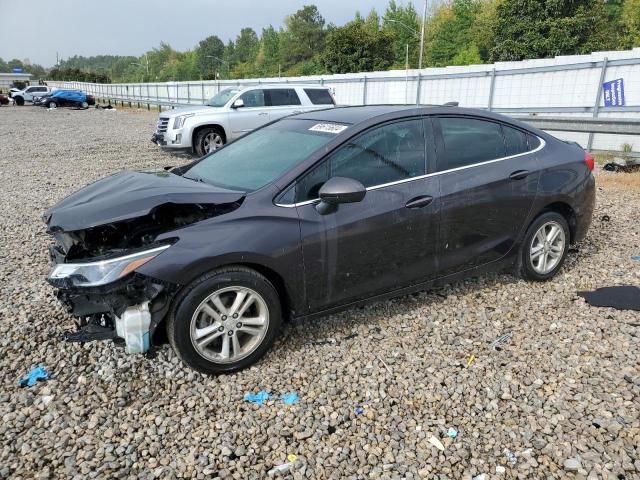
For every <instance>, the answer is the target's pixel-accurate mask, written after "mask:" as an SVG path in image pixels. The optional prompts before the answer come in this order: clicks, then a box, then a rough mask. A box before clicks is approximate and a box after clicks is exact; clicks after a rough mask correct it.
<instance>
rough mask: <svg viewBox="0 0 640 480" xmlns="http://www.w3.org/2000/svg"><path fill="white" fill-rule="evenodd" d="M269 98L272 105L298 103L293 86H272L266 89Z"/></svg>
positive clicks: (298, 99) (280, 105) (279, 105)
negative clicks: (270, 88)
mask: <svg viewBox="0 0 640 480" xmlns="http://www.w3.org/2000/svg"><path fill="white" fill-rule="evenodd" d="M267 92H268V94H269V97H270V98H271V103H270V105H271V106H272V107H282V106H286V105H300V98H299V97H298V94H297V93H296V91H295V90H294V89H293V88H274V89H272V90H267Z"/></svg>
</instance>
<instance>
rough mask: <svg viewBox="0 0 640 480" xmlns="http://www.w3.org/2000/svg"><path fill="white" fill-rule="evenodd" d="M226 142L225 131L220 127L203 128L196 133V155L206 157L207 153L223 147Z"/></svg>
mask: <svg viewBox="0 0 640 480" xmlns="http://www.w3.org/2000/svg"><path fill="white" fill-rule="evenodd" d="M225 143H226V139H225V137H224V132H223V131H222V130H221V129H220V128H217V127H207V128H203V129H202V130H200V131H199V132H198V134H197V135H196V139H195V142H194V147H195V150H196V155H197V156H198V157H204V156H205V155H206V154H208V153H211V152H213V151H215V150H218V149H219V148H222V147H223V146H224V144H225Z"/></svg>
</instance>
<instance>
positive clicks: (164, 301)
mask: <svg viewBox="0 0 640 480" xmlns="http://www.w3.org/2000/svg"><path fill="white" fill-rule="evenodd" d="M242 200H243V194H242V193H239V192H233V191H228V190H223V189H219V188H218V189H217V188H215V187H212V186H209V185H205V184H203V183H200V182H194V181H193V180H188V179H184V178H182V177H181V176H179V175H175V174H172V173H168V172H156V173H153V172H148V173H145V172H121V173H119V174H115V175H112V176H110V177H106V178H104V179H102V180H99V181H97V182H95V183H93V184H91V185H88V186H87V187H85V188H83V189H81V190H79V191H78V192H76V193H74V194H72V195H71V196H69V197H67V198H66V199H64V200H62V201H61V202H60V203H58V205H56V206H55V207H53V208H52V209H50V210H49V211H48V212H47V213H45V215H44V221H45V223H46V224H47V233H48V234H50V235H52V236H53V238H54V240H55V243H54V244H53V245H51V246H50V247H49V256H50V258H51V263H52V269H51V271H50V273H49V275H48V277H47V281H48V282H49V283H50V284H51V285H53V286H54V287H55V288H56V289H57V293H56V294H57V297H58V299H59V300H60V302H61V303H62V304H63V305H64V306H65V308H66V309H67V311H68V312H69V313H70V314H71V315H73V316H74V317H76V318H77V325H78V327H79V328H78V331H77V332H75V333H71V334H69V335H68V339H69V340H70V341H78V342H88V341H92V340H105V339H117V338H122V339H124V341H125V344H126V347H127V351H129V352H130V353H139V352H144V351H146V350H147V349H148V348H149V345H150V343H151V339H152V338H153V334H154V332H155V330H156V329H157V327H158V325H160V323H161V322H162V320H163V319H164V317H165V316H166V314H167V312H168V310H169V307H170V305H171V300H172V298H173V297H174V295H175V294H176V292H177V291H178V289H179V288H180V285H177V284H171V283H167V282H166V281H162V280H159V279H156V278H152V277H150V276H146V275H143V274H141V273H139V272H138V269H140V267H142V266H143V265H147V264H148V263H149V262H153V261H154V260H155V259H156V258H157V257H160V256H162V257H163V259H164V261H165V262H167V263H169V264H170V263H171V259H170V258H167V256H170V255H171V246H172V245H174V244H175V243H176V242H178V241H179V231H180V230H181V229H182V228H185V227H187V226H189V225H193V224H195V223H198V222H201V221H203V220H207V219H209V218H212V217H216V216H218V215H223V214H225V213H229V212H231V211H233V210H235V209H236V208H238V207H239V206H240V204H241V203H242ZM173 233H175V236H174V235H173ZM159 238H162V240H158V239H159Z"/></svg>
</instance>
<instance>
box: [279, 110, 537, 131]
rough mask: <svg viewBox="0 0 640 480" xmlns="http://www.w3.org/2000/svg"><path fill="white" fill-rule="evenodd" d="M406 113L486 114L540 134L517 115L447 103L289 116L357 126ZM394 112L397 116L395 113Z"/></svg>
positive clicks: (493, 118) (312, 112)
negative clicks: (514, 116)
mask: <svg viewBox="0 0 640 480" xmlns="http://www.w3.org/2000/svg"><path fill="white" fill-rule="evenodd" d="M403 113H404V114H405V115H406V116H414V115H429V114H431V115H448V114H453V115H469V116H476V117H483V118H486V119H492V120H495V121H499V122H506V123H510V124H513V125H517V126H519V127H521V128H524V129H525V130H529V131H531V132H534V133H536V134H539V133H541V132H540V131H539V130H538V129H536V128H534V127H532V126H531V125H525V124H524V123H522V122H520V121H518V120H517V119H515V118H511V117H505V116H504V115H500V114H497V113H493V112H489V111H487V110H477V109H474V108H462V107H457V106H448V105H417V106H416V105H358V106H343V107H334V108H327V109H322V110H314V111H311V112H305V113H300V114H297V115H292V116H290V117H287V118H292V119H298V120H313V121H320V122H330V123H342V124H349V125H357V124H359V123H362V122H365V121H367V120H372V119H375V118H376V117H382V116H385V117H386V116H389V115H390V114H391V115H390V116H392V117H393V116H394V117H396V118H401V117H402V116H403ZM394 114H395V115H394Z"/></svg>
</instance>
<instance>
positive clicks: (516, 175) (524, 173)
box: [509, 170, 530, 180]
mask: <svg viewBox="0 0 640 480" xmlns="http://www.w3.org/2000/svg"><path fill="white" fill-rule="evenodd" d="M529 173H530V172H529V170H516V171H515V172H513V173H512V174H511V175H509V178H510V179H511V180H522V179H523V178H527V177H528V176H529Z"/></svg>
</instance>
